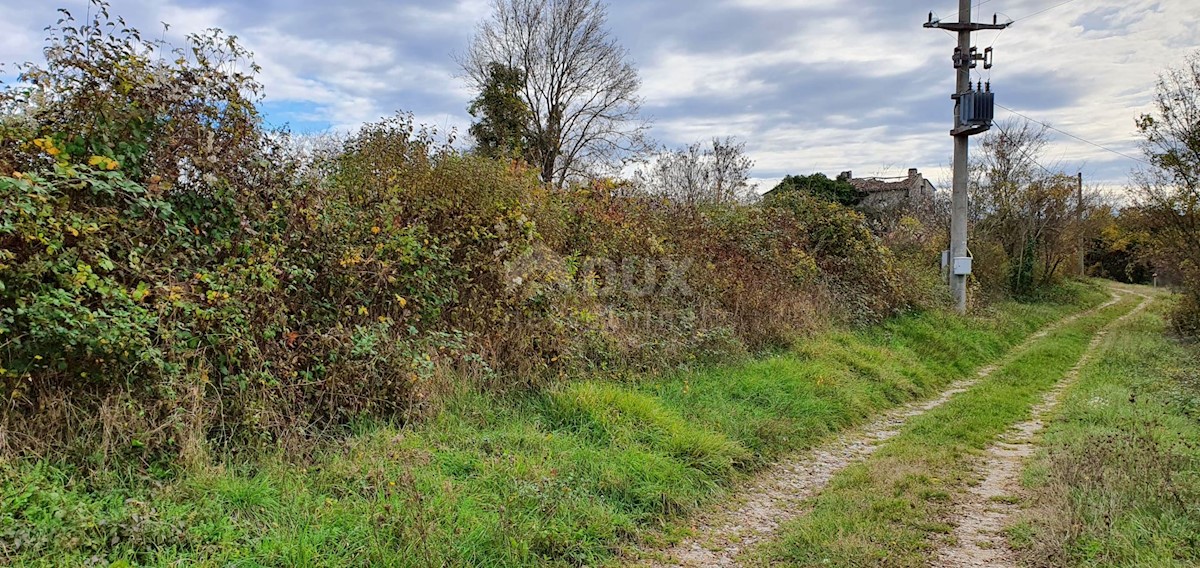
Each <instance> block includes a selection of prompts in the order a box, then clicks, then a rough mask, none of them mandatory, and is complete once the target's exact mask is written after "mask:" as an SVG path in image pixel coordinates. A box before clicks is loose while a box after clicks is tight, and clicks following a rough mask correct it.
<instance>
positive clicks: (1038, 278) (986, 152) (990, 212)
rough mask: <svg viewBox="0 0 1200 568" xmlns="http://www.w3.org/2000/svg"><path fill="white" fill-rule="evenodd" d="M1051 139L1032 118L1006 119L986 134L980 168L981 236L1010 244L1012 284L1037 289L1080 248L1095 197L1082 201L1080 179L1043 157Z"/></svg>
mask: <svg viewBox="0 0 1200 568" xmlns="http://www.w3.org/2000/svg"><path fill="white" fill-rule="evenodd" d="M1047 142H1048V138H1047V129H1046V127H1045V126H1042V125H1039V124H1035V123H1033V122H1029V121H1021V120H1012V121H1007V122H998V123H997V124H996V129H995V130H993V131H992V132H990V133H989V134H988V135H987V136H985V137H984V139H983V143H982V144H981V148H980V150H981V152H979V153H978V158H977V160H976V162H975V163H974V164H973V165H972V170H973V171H972V177H973V178H974V179H973V180H972V184H971V190H972V191H971V193H972V196H971V197H972V199H971V202H972V204H973V210H972V218H973V221H974V223H973V224H974V233H975V235H976V236H977V237H978V238H980V239H981V240H983V241H985V242H991V243H994V244H996V245H998V246H999V247H1001V248H1002V250H1003V252H1004V255H1005V257H1006V260H1007V262H1008V289H1009V290H1010V291H1011V292H1014V293H1017V294H1024V293H1028V292H1030V291H1032V289H1033V287H1034V286H1036V285H1038V284H1045V283H1048V282H1049V281H1051V280H1053V279H1055V278H1057V277H1059V276H1061V275H1062V271H1063V269H1065V268H1066V267H1067V266H1071V265H1072V263H1071V262H1069V260H1070V259H1071V258H1072V257H1073V256H1074V255H1075V254H1077V253H1078V251H1079V247H1080V243H1081V237H1083V236H1085V234H1087V233H1090V232H1094V231H1095V228H1094V227H1093V226H1092V224H1090V223H1088V222H1087V219H1088V217H1089V213H1090V212H1091V211H1092V210H1093V209H1094V208H1095V206H1096V205H1097V203H1096V200H1095V196H1094V195H1092V196H1089V197H1087V198H1085V200H1084V203H1083V204H1082V209H1080V207H1081V205H1080V203H1079V201H1078V197H1077V195H1078V192H1077V189H1078V184H1077V180H1076V178H1075V177H1074V176H1070V175H1067V174H1065V173H1062V172H1059V171H1054V170H1052V169H1050V168H1049V167H1047V166H1044V165H1042V164H1040V163H1039V162H1038V159H1039V158H1041V157H1042V156H1043V155H1044V149H1045V146H1046V144H1047Z"/></svg>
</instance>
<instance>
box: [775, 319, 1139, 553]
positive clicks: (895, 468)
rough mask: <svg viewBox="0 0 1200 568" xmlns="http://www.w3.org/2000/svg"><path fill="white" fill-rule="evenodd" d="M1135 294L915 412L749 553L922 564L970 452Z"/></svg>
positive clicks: (1020, 411)
mask: <svg viewBox="0 0 1200 568" xmlns="http://www.w3.org/2000/svg"><path fill="white" fill-rule="evenodd" d="M1136 303H1137V302H1136V301H1135V299H1134V298H1131V297H1126V298H1124V299H1123V300H1122V301H1121V302H1119V303H1117V304H1115V305H1112V306H1110V307H1108V308H1105V309H1103V310H1100V311H1098V312H1095V313H1094V314H1091V315H1087V316H1084V317H1082V318H1080V319H1078V320H1076V321H1075V322H1072V323H1070V324H1068V325H1065V326H1063V327H1061V328H1058V329H1056V330H1055V331H1053V332H1051V333H1050V334H1048V335H1047V336H1046V337H1044V338H1042V339H1039V340H1038V341H1036V342H1034V343H1033V344H1032V345H1030V346H1029V348H1028V349H1026V350H1024V351H1022V352H1020V353H1018V354H1016V355H1015V356H1014V357H1013V358H1012V359H1011V360H1008V361H1006V362H1005V364H1004V365H1003V366H1001V367H1000V368H999V369H997V370H996V371H995V372H994V373H993V374H991V375H990V376H989V377H987V378H986V379H984V380H983V381H981V382H980V383H979V384H977V385H976V386H974V387H972V388H971V389H969V390H968V391H966V392H964V393H962V394H960V395H958V396H956V397H954V398H952V399H951V400H950V401H948V402H947V403H946V404H945V405H943V406H941V407H938V408H936V409H934V410H932V411H929V412H927V413H925V414H923V415H920V416H917V417H915V418H913V419H911V420H910V421H909V422H908V424H906V425H905V427H904V429H903V430H902V431H901V433H900V434H899V435H897V436H896V437H895V438H893V439H892V440H891V441H889V442H888V443H886V444H885V445H884V446H882V447H881V448H880V449H879V450H878V451H877V452H876V453H875V454H873V456H872V457H871V458H870V459H868V460H867V461H865V462H862V463H859V464H856V465H852V466H850V467H847V468H846V469H844V470H842V472H841V473H839V474H838V475H837V476H835V477H834V479H833V480H832V481H831V483H830V485H829V486H828V488H827V489H826V490H825V491H824V492H822V493H821V494H820V495H818V496H817V497H815V498H814V499H812V500H810V503H809V506H810V507H811V512H810V513H809V514H807V515H805V516H803V517H801V518H799V519H797V520H795V521H793V522H791V523H789V524H787V525H785V526H784V527H783V528H782V531H781V536H780V537H779V538H778V539H777V540H775V541H774V542H772V543H769V544H768V545H767V546H765V547H764V548H763V549H762V550H759V551H756V552H755V553H753V554H752V556H753V558H752V559H753V560H754V561H759V562H762V563H769V564H771V565H792V566H827V565H831V566H895V567H915V566H925V565H926V564H927V562H928V558H929V554H930V553H931V551H932V548H933V545H934V544H935V542H936V541H937V539H938V538H939V536H940V535H944V534H945V533H948V532H949V531H950V529H951V527H950V526H949V525H948V524H947V523H946V522H945V519H947V518H949V513H950V509H951V508H952V506H953V505H952V496H953V495H955V494H956V493H958V492H961V491H963V490H964V488H965V487H966V485H967V483H968V482H969V481H970V480H971V478H972V476H973V467H974V465H975V460H974V457H975V456H976V455H978V454H979V453H980V452H981V451H982V450H983V449H985V448H986V447H987V446H989V445H990V444H991V443H992V442H993V440H995V439H996V437H997V436H999V435H1000V434H1001V433H1003V432H1004V431H1005V430H1007V429H1008V428H1009V427H1011V426H1012V425H1013V424H1016V423H1017V422H1020V421H1021V420H1024V419H1026V418H1028V416H1029V414H1030V409H1031V408H1032V406H1033V405H1034V404H1035V403H1036V402H1037V401H1038V400H1039V399H1040V398H1041V395H1042V393H1044V392H1045V391H1046V390H1047V389H1049V388H1050V387H1051V386H1052V385H1053V384H1054V383H1055V382H1057V381H1058V380H1059V379H1061V378H1062V377H1063V376H1064V375H1065V374H1066V372H1067V371H1068V370H1069V369H1070V368H1071V367H1073V366H1074V365H1075V363H1076V362H1077V361H1078V359H1079V357H1080V356H1081V355H1082V354H1083V353H1084V351H1085V350H1086V348H1087V346H1088V344H1089V342H1090V341H1091V338H1092V336H1093V334H1094V333H1095V332H1096V331H1098V330H1099V329H1100V328H1101V327H1103V326H1104V325H1106V324H1107V323H1109V322H1111V321H1112V320H1114V319H1115V318H1117V317H1119V316H1120V315H1122V314H1124V313H1127V312H1128V311H1129V310H1131V309H1132V308H1133V307H1134V305H1135V304H1136Z"/></svg>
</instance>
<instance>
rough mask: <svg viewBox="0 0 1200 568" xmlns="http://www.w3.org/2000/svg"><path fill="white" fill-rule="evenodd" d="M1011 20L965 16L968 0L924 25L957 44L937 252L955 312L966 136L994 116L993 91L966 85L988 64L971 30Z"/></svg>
mask: <svg viewBox="0 0 1200 568" xmlns="http://www.w3.org/2000/svg"><path fill="white" fill-rule="evenodd" d="M1010 25H1012V22H1008V23H1005V24H1001V23H999V18H998V17H996V16H992V23H990V24H983V23H978V22H972V21H971V0H959V1H958V21H957V22H942V21H940V20H935V19H934V17H933V12H930V13H929V21H927V22H925V27H926V28H932V29H940V30H948V31H952V32H958V47H956V48H954V56H953V61H954V69H955V71H956V75H957V85H956V87H955V91H954V94H953V95H951V97H950V98H952V99H954V102H955V109H954V129H953V130H951V131H950V135H951V136H953V137H954V191H953V195H952V196H951V202H952V203H951V214H950V217H951V218H950V250H949V251H946V252H945V253H944V255H943V260H942V262H943V264H944V265H946V267H947V272H948V274H947V275H946V276H947V277H948V278H949V280H950V291H951V293H953V295H954V302H955V304H956V305H957V306H958V311H959V312H961V313H966V311H967V277H968V276H970V275H971V270H972V262H971V252H970V249H968V248H967V210H968V207H967V205H968V203H967V198H968V195H967V151H968V148H969V140H970V137H971V136H974V135H976V134H982V133H984V132H987V131H988V130H989V129H990V128H991V127H992V120H993V119H994V118H995V111H996V95H995V93H993V92H992V85H991V83H988V84H987V86H986V87H985V86H984V85H982V84H979V83H976V84H975V85H972V84H971V70H972V69H975V68H976V67H978V66H979V62H981V61H982V62H983V68H984V69H991V68H992V48H990V47H989V48H987V49H985V50H983V53H980V52H979V49H978V48H976V47H975V46H973V45H971V33H972V32H977V31H980V30H1002V29H1004V28H1007V27H1008V26H1010Z"/></svg>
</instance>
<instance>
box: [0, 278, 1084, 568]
mask: <svg viewBox="0 0 1200 568" xmlns="http://www.w3.org/2000/svg"><path fill="white" fill-rule="evenodd" d="M1104 296H1105V294H1103V293H1102V292H1100V291H1098V290H1096V289H1094V288H1088V289H1084V290H1081V291H1080V295H1079V296H1078V299H1077V301H1076V302H1075V303H1073V304H1054V303H1041V304H1015V303H1013V304H1005V305H1003V306H1000V307H998V308H997V309H994V310H993V311H992V312H991V313H989V314H987V315H986V316H985V317H976V318H966V319H964V318H958V317H954V316H950V315H946V314H941V313H924V314H917V315H910V316H906V317H902V318H897V319H895V320H892V321H890V322H888V323H887V324H885V325H881V326H878V327H874V328H871V329H867V330H863V331H858V332H842V333H830V334H826V335H824V336H821V337H818V338H814V339H812V340H811V341H807V342H805V343H804V344H803V345H801V346H799V347H798V348H797V349H796V350H795V351H794V352H791V353H787V354H783V355H780V356H776V357H772V358H769V359H765V360H758V361H752V362H748V363H744V364H739V365H731V366H725V367H719V368H711V369H705V370H700V371H695V372H686V373H679V374H677V375H674V376H669V377H664V378H659V379H643V380H640V381H632V380H631V381H629V382H627V383H617V382H575V383H569V384H564V385H562V386H559V387H556V388H553V389H551V390H548V391H545V392H541V393H534V394H525V395H519V396H518V395H511V396H507V397H496V396H489V395H484V394H478V393H469V394H463V395H461V396H458V397H456V398H455V399H453V400H452V401H451V402H450V405H449V407H448V408H447V410H446V411H445V412H443V413H442V414H441V415H439V416H438V417H437V418H435V419H433V420H431V421H429V422H426V423H424V424H422V425H420V426H418V427H415V428H411V429H395V428H391V427H386V426H378V427H371V428H363V433H362V434H360V435H358V436H356V437H354V438H351V439H349V440H346V441H344V442H343V443H340V444H338V445H336V446H330V447H328V448H326V449H325V450H323V451H322V452H321V453H319V454H318V455H316V456H314V457H312V458H311V459H308V460H306V461H305V462H304V463H296V462H297V460H295V459H289V457H288V456H285V455H279V456H275V457H259V458H254V459H249V458H247V459H241V460H238V459H234V458H227V459H225V460H223V462H224V463H222V464H219V465H212V466H203V467H195V468H192V469H187V470H181V471H178V472H173V473H172V474H171V475H168V476H166V477H165V478H164V479H162V480H154V479H147V478H144V477H141V476H139V475H133V474H124V475H112V476H109V477H106V478H83V477H80V476H77V475H73V472H72V471H71V470H70V469H69V468H67V467H65V466H61V465H52V464H46V463H36V462H32V461H19V462H10V463H6V464H3V465H0V490H2V491H3V492H2V494H0V495H2V497H0V562H3V561H4V560H8V561H10V562H12V563H15V564H19V565H60V564H80V563H83V562H85V561H86V560H88V559H89V558H92V557H93V556H96V557H97V558H99V559H103V560H107V561H128V562H129V563H131V564H139V565H168V564H180V563H182V564H187V565H222V566H225V565H233V566H299V565H304V566H443V565H446V566H579V565H595V564H603V563H612V562H618V561H619V560H620V558H622V554H623V550H625V549H626V548H627V547H630V546H632V545H634V544H635V543H636V542H638V541H639V539H642V538H647V537H653V535H662V534H665V535H677V534H678V532H679V531H678V530H677V529H678V527H679V526H680V524H681V523H680V521H681V520H683V519H686V518H687V516H688V515H689V514H690V513H693V512H695V511H696V510H697V509H698V508H699V507H702V506H704V505H705V504H708V503H711V502H712V501H714V500H715V499H719V498H721V497H722V496H723V495H725V494H726V491H727V490H728V488H729V487H730V486H731V485H732V484H734V483H736V482H737V480H738V479H740V478H742V477H743V476H744V475H745V474H746V473H747V472H750V471H753V470H754V469H756V468H758V467H761V466H762V465H763V464H765V463H767V462H768V461H770V460H771V459H773V458H775V457H778V456H779V455H781V454H784V453H788V452H793V451H796V450H798V449H802V448H807V447H810V446H812V445H813V444H815V443H816V442H818V441H819V440H820V439H822V438H823V437H826V436H828V435H829V434H830V433H832V432H836V431H839V430H842V429H844V428H846V427H848V426H851V425H854V424H858V423H861V422H862V421H864V420H866V419H867V418H869V417H871V416H872V415H874V414H877V413H878V412H880V411H881V410H883V409H886V408H890V407H893V406H895V405H897V404H899V403H901V402H904V401H908V400H912V399H914V398H920V397H924V396H927V395H931V394H933V393H935V392H937V391H938V390H940V389H941V388H942V387H944V386H945V385H946V384H948V383H950V382H952V381H954V380H957V379H960V378H962V377H965V376H968V375H969V374H971V373H972V372H974V370H975V369H977V368H979V367H981V366H982V365H984V364H986V363H989V362H991V361H994V360H996V359H997V358H998V357H1000V356H1001V355H1002V354H1004V353H1005V352H1006V351H1007V350H1008V349H1010V348H1011V347H1012V346H1014V345H1016V344H1017V343H1019V342H1020V341H1021V340H1023V339H1024V338H1025V337H1027V336H1028V335H1029V334H1031V333H1032V332H1033V331H1034V330H1036V329H1038V328H1040V327H1042V326H1044V325H1045V324H1047V323H1048V322H1050V321H1053V320H1055V319H1058V318H1060V317H1062V316H1064V315H1065V314H1068V313H1071V312H1074V311H1078V310H1080V309H1082V308H1083V307H1085V306H1090V305H1095V304H1097V303H1099V302H1100V301H1102V300H1103V298H1104ZM134 469H136V468H134ZM664 528H665V529H666V530H660V529H664ZM668 538H670V537H668Z"/></svg>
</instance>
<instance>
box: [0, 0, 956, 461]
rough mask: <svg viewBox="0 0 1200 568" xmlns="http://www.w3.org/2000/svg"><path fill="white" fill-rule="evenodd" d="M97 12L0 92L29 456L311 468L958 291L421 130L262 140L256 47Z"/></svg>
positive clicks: (824, 223)
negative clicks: (395, 425)
mask: <svg viewBox="0 0 1200 568" xmlns="http://www.w3.org/2000/svg"><path fill="white" fill-rule="evenodd" d="M96 6H97V8H98V10H97V13H98V14H99V15H98V16H97V18H96V19H95V20H94V21H92V22H87V23H83V24H77V23H76V22H74V21H73V20H71V19H70V17H69V15H67V16H65V17H64V20H63V22H61V24H60V27H59V28H56V29H54V30H52V38H51V40H50V45H49V48H48V50H47V63H46V64H45V65H43V66H34V65H27V66H26V67H25V68H24V69H25V75H24V77H25V80H26V81H27V83H25V84H21V85H17V86H13V87H10V88H8V89H7V90H5V91H4V92H3V94H0V101H3V105H2V110H3V114H2V115H0V128H2V129H3V142H2V143H0V162H2V165H3V166H4V169H5V171H4V172H3V174H2V175H0V203H2V204H3V210H2V211H0V369H2V370H0V379H2V380H0V386H2V387H3V392H2V393H0V394H2V395H3V396H4V397H5V400H6V403H5V404H4V406H3V408H2V409H0V413H2V417H0V450H2V451H5V452H8V453H20V452H36V453H39V454H42V455H46V454H60V455H65V456H69V457H71V458H73V460H74V461H75V462H76V463H79V464H90V465H91V466H104V465H105V464H111V463H116V462H118V461H122V462H125V463H128V462H133V463H141V464H143V467H147V468H149V467H161V466H163V465H170V464H171V463H174V462H175V461H176V460H178V459H180V458H182V459H184V460H197V459H204V458H205V456H206V452H207V451H209V450H212V449H218V450H222V451H228V452H242V451H253V450H255V449H257V448H263V447H270V446H273V445H275V444H277V443H284V444H287V445H288V447H292V448H295V449H304V448H306V447H308V445H307V444H306V443H303V442H305V441H306V440H309V439H312V438H314V437H319V436H322V435H325V434H326V433H331V432H332V433H338V432H345V431H346V430H347V426H348V425H350V424H352V423H354V422H355V421H357V420H359V419H361V418H371V419H383V420H391V421H398V422H405V421H409V420H411V419H414V418H418V417H420V416H422V415H425V414H427V413H430V412H433V411H436V410H437V408H438V405H439V404H441V401H442V400H443V399H444V395H446V394H447V393H452V392H458V391H462V390H463V389H472V388H483V389H490V390H497V391H505V390H513V389H523V388H531V387H532V388H536V387H541V386H543V385H546V384H548V383H550V382H552V381H557V380H560V379H561V378H562V377H572V376H581V375H584V374H587V375H593V376H594V375H607V374H628V373H634V372H650V373H653V372H659V371H662V370H666V369H671V368H674V367H678V366H681V365H690V364H694V363H697V362H711V361H722V360H729V359H732V358H737V357H741V356H744V355H745V354H746V353H748V352H752V351H759V350H764V349H772V348H777V347H782V346H786V345H788V344H790V343H792V342H794V341H795V340H797V339H798V338H801V337H803V336H804V335H805V334H808V333H811V332H813V331H814V330H817V329H820V328H822V327H825V326H828V325H830V322H831V321H847V322H854V323H866V322H874V321H879V320H880V319H882V318H885V317H888V316H890V315H892V314H895V313H897V312H900V311H903V310H905V309H909V308H911V307H914V306H916V305H918V304H919V303H920V302H922V301H923V300H922V298H923V297H924V296H923V295H922V294H921V293H918V292H919V290H915V289H914V286H915V284H914V285H909V284H908V283H917V282H923V281H924V280H923V278H926V277H925V276H919V275H921V274H924V273H925V272H928V274H929V275H933V274H934V272H933V267H932V266H930V267H925V266H921V265H920V263H910V262H903V263H900V262H897V261H896V260H895V259H894V258H893V255H892V253H891V251H889V250H888V249H887V247H885V246H883V245H882V244H881V242H880V241H879V239H877V238H876V237H875V236H874V235H872V234H871V232H870V230H868V228H867V226H866V224H865V222H864V220H863V218H862V216H861V215H859V214H857V213H854V212H853V211H850V210H849V209H846V208H845V207H842V206H840V205H837V204H833V203H825V202H818V201H816V200H813V199H810V198H806V197H803V196H796V197H794V198H789V199H783V200H779V201H777V202H772V203H771V204H770V206H767V207H760V206H756V205H747V204H742V203H738V202H736V201H735V200H733V199H726V198H724V197H722V198H721V199H715V200H696V201H687V200H676V201H672V200H670V199H669V198H667V197H664V196H662V195H650V194H646V193H643V192H640V191H638V190H637V189H635V188H634V187H632V186H631V184H629V183H628V182H623V181H617V180H603V179H600V180H592V181H589V182H586V183H578V184H574V185H570V186H567V187H562V188H558V187H555V188H552V187H551V186H550V185H549V184H547V183H545V182H543V181H542V180H540V179H539V174H540V173H541V172H539V171H537V170H535V169H533V168H531V167H528V166H526V165H525V164H524V163H522V162H520V161H512V160H511V159H510V157H509V156H507V155H502V156H501V157H500V158H498V159H497V158H495V157H489V156H485V155H479V154H473V153H464V152H461V151H458V150H455V149H453V148H452V147H451V146H450V145H449V144H448V143H446V142H444V141H443V138H444V137H443V136H441V135H439V134H438V133H436V132H433V131H430V130H427V129H424V128H422V127H420V126H418V125H416V124H415V123H414V122H413V120H412V118H411V117H409V116H406V115H397V116H395V117H393V118H389V119H385V120H381V121H379V122H376V123H372V124H368V125H366V126H363V127H362V128H361V129H360V130H359V131H358V132H357V133H355V134H353V135H351V136H348V137H346V138H344V139H341V140H327V141H326V143H324V144H319V145H313V144H307V145H306V144H304V143H302V142H303V141H299V140H296V139H294V138H292V137H290V136H288V135H287V134H286V133H280V132H267V131H265V130H264V129H263V128H262V127H261V125H260V122H259V119H258V111H257V110H256V109H255V107H254V101H255V97H256V96H257V92H258V87H257V84H256V83H255V81H254V78H253V73H254V71H255V70H256V69H257V68H256V67H255V66H254V65H253V63H251V62H250V61H249V54H248V53H246V52H245V51H244V50H242V49H241V48H240V47H238V45H237V43H236V41H234V40H233V39H232V38H228V39H226V38H225V37H224V36H222V35H221V34H220V33H219V32H211V33H209V34H205V35H202V36H195V37H192V38H191V39H190V40H189V41H190V44H189V45H188V46H187V48H186V50H185V51H184V52H179V51H171V50H170V48H169V46H166V45H162V44H159V43H155V42H144V41H142V40H141V39H140V36H139V35H138V33H137V32H136V31H134V30H128V29H124V26H123V23H122V22H121V20H120V19H119V18H117V19H116V20H115V21H110V20H109V17H108V14H107V7H106V6H105V5H104V4H103V3H97V5H96ZM165 53H175V54H176V55H178V57H177V58H175V59H171V58H169V57H163V56H162V55H161V54H165ZM239 68H241V69H245V70H246V71H245V72H243V71H239V70H238V69H239ZM506 136H507V135H506ZM505 144H507V142H506V143H501V142H500V141H497V142H496V148H497V149H499V148H500V146H503V145H505ZM730 147H733V146H730ZM314 148H316V149H314ZM484 153H487V152H484ZM736 153H737V152H736V148H734V151H733V152H732V153H731V154H730V156H734V158H737V156H736ZM734 158H731V159H730V160H726V161H728V162H729V164H725V165H721V164H724V162H721V160H720V159H717V160H716V161H717V164H716V166H714V168H715V169H714V171H715V172H716V173H715V174H714V175H715V176H716V177H717V178H719V180H720V181H718V182H717V184H716V185H717V187H718V189H717V193H718V194H720V195H721V196H727V195H731V194H732V192H733V191H734V190H735V189H738V188H740V186H741V182H742V180H743V178H744V174H745V172H744V168H745V166H744V164H741V162H737V159H734ZM739 159H743V158H739ZM743 161H744V159H743ZM735 162H736V163H735ZM730 164H733V165H730ZM725 166H729V168H725V169H729V170H730V171H731V172H733V173H732V174H731V173H729V172H726V171H725V170H724V169H722V168H724V167H725ZM667 194H668V195H670V194H671V193H670V192H669V191H668V192H667ZM913 234H914V235H915V234H916V233H913ZM906 246H907V245H906Z"/></svg>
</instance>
